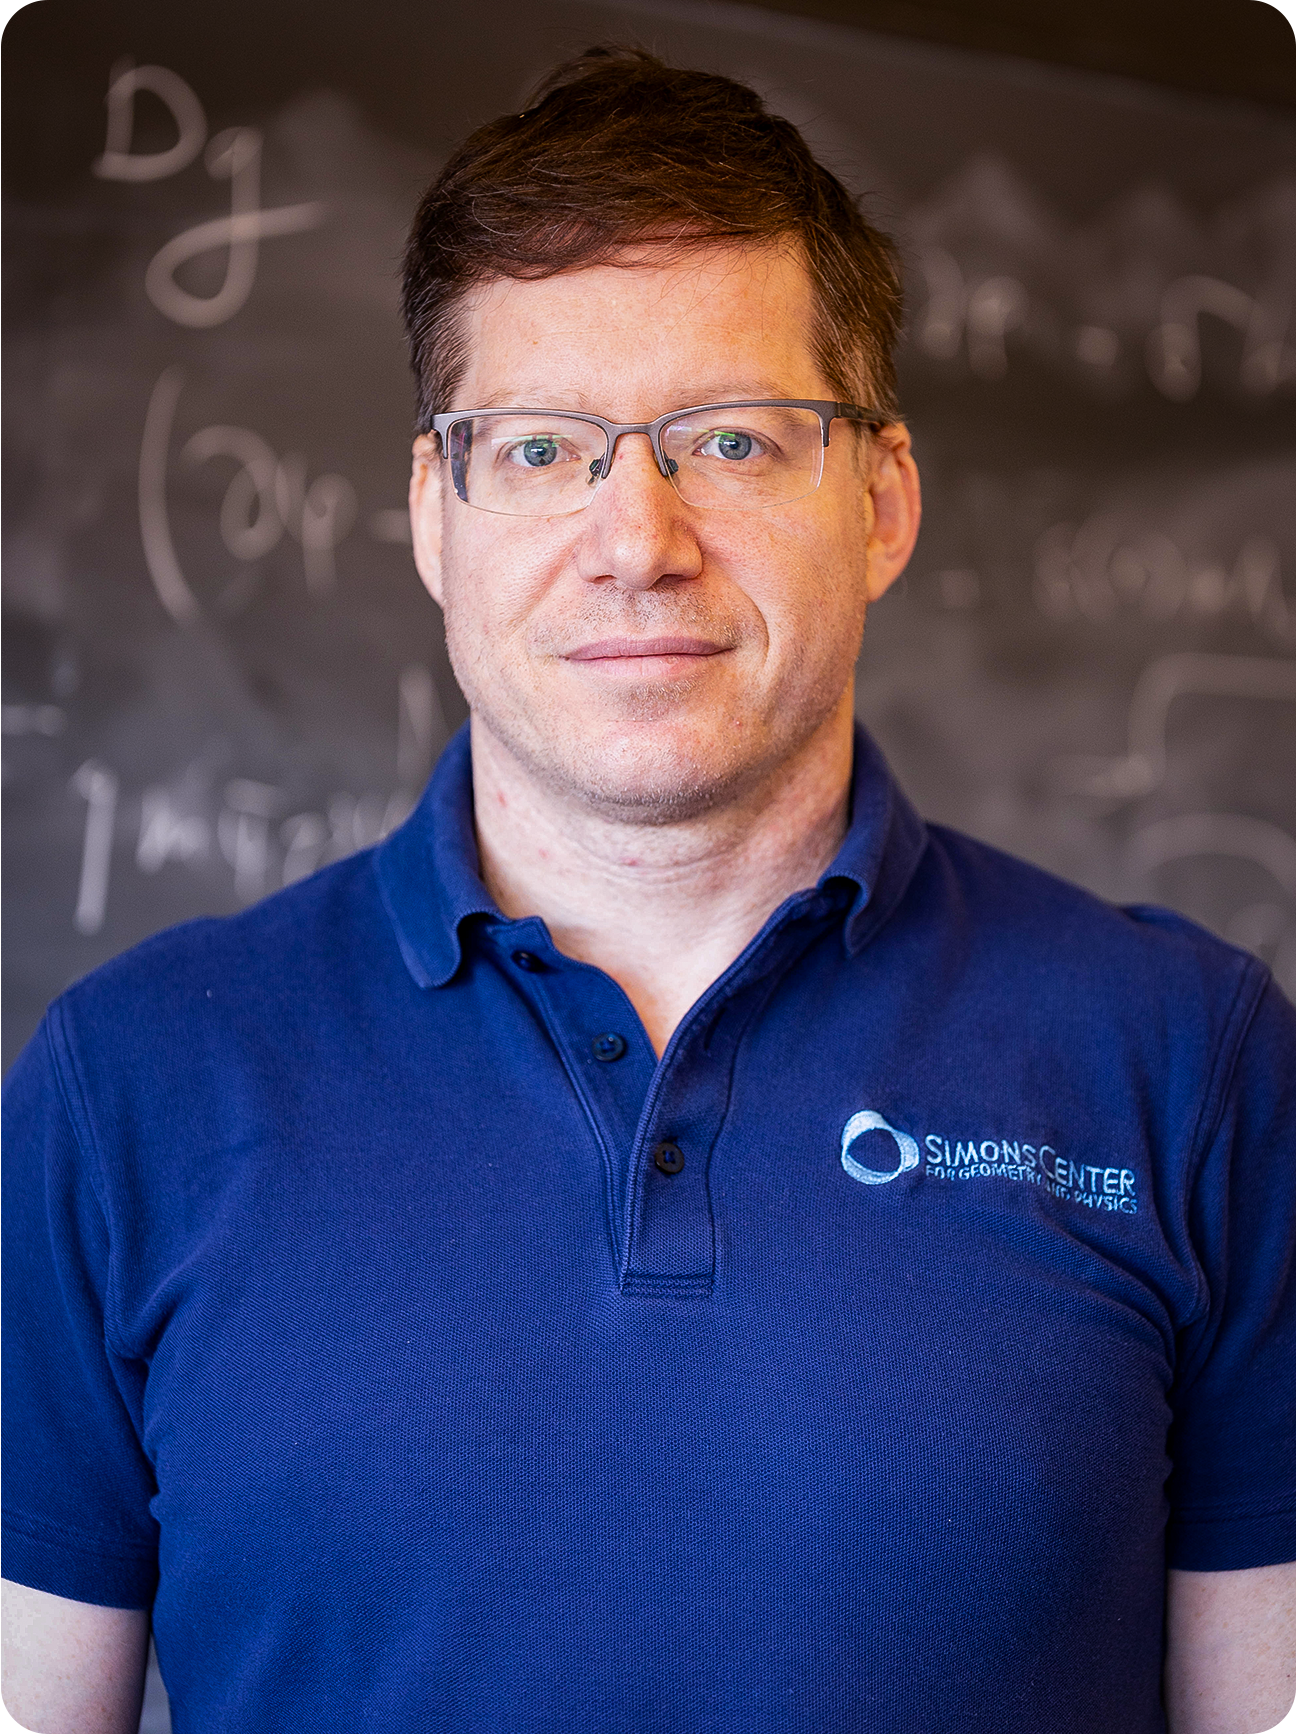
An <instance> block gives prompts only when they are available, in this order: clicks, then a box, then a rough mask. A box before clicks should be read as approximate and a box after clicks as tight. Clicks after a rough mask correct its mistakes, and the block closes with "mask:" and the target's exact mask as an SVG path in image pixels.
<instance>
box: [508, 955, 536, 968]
mask: <svg viewBox="0 0 1298 1736" xmlns="http://www.w3.org/2000/svg"><path fill="white" fill-rule="evenodd" d="M509 956H510V957H511V958H512V959H513V961H514V963H515V964H516V965H517V966H518V968H519V970H532V971H536V970H544V969H545V966H544V965H543V964H542V963H541V961H540V959H539V958H538V957H537V956H536V954H535V953H534V952H511V953H510V955H509Z"/></svg>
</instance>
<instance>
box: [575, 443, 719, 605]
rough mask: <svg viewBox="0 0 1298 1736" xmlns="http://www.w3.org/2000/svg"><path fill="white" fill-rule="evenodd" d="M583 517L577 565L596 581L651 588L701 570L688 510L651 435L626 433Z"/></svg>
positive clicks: (691, 576)
mask: <svg viewBox="0 0 1298 1736" xmlns="http://www.w3.org/2000/svg"><path fill="white" fill-rule="evenodd" d="M581 519H582V533H583V534H582V543H581V547H580V549H579V551H578V568H579V571H580V573H581V576H582V577H583V578H585V579H590V580H591V581H592V582H601V581H602V582H605V583H612V584H614V585H616V586H617V587H618V588H619V589H620V590H629V591H649V590H652V589H653V587H654V586H655V585H658V584H665V583H672V582H676V581H682V580H686V579H696V578H697V577H698V576H699V574H700V573H701V572H702V570H703V553H702V550H701V549H700V548H699V544H698V539H697V537H696V536H695V534H694V526H693V522H692V515H691V513H690V510H689V508H688V507H687V506H686V505H685V503H684V501H683V500H682V499H681V497H680V496H679V495H678V494H677V492H676V490H675V489H674V488H673V487H672V485H671V483H670V482H669V481H668V479H667V478H666V477H665V476H664V475H663V473H662V471H661V470H659V468H658V461H657V459H655V457H654V454H653V446H652V445H651V444H650V441H649V436H648V435H647V434H624V435H622V437H621V439H620V440H619V441H618V443H617V446H616V448H615V450H614V453H613V463H612V466H611V467H610V469H609V473H608V476H607V478H606V479H605V481H603V482H601V483H600V484H599V488H598V492H597V493H596V495H595V498H594V500H592V501H591V503H590V505H589V506H588V507H587V508H586V510H585V511H584V512H583V513H582V514H581Z"/></svg>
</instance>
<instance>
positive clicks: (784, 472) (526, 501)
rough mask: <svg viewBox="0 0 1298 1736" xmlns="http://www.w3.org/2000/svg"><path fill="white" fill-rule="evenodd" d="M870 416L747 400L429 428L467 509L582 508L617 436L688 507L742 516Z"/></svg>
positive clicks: (852, 409) (444, 421) (795, 495)
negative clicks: (644, 418) (641, 451)
mask: <svg viewBox="0 0 1298 1736" xmlns="http://www.w3.org/2000/svg"><path fill="white" fill-rule="evenodd" d="M839 417H841V418H843V419H845V420H847V421H850V422H865V423H867V424H868V425H869V427H870V428H871V429H872V430H878V429H880V428H882V427H883V426H884V425H885V423H886V422H887V421H890V420H892V418H890V417H885V416H883V415H881V414H880V412H879V411H878V410H866V409H863V408H862V407H861V406H860V405H859V404H837V403H834V402H832V401H830V400H825V399H819V398H753V399H745V400H743V401H742V402H740V403H736V404H701V405H698V406H697V407H696V408H694V409H692V410H672V411H670V412H669V413H668V414H667V415H666V416H659V418H658V419H657V421H656V422H608V421H606V420H605V419H604V417H602V416H587V415H582V414H579V413H578V412H575V411H571V410H449V411H446V412H445V413H444V414H442V415H440V416H434V417H433V420H432V428H433V432H434V433H435V434H436V435H437V438H438V439H439V441H440V442H441V449H442V457H443V458H444V459H447V458H449V460H450V464H451V480H452V482H453V483H454V485H455V492H456V494H457V495H459V497H460V499H461V500H462V501H464V502H465V504H466V505H468V506H476V507H478V508H479V509H480V510H481V511H483V512H499V513H505V514H507V515H508V516H510V517H515V518H551V517H558V516H559V515H561V514H565V513H571V512H580V511H581V509H582V508H583V507H584V506H589V505H590V503H591V501H592V500H593V499H594V497H595V492H596V490H597V489H598V488H599V485H600V483H601V482H603V481H604V480H605V478H606V477H607V476H608V473H609V471H610V470H611V469H612V467H613V454H614V448H615V447H616V445H617V443H618V441H619V440H620V439H621V438H622V436H623V435H624V434H647V435H648V437H649V444H650V445H651V446H652V447H653V454H654V458H655V459H656V460H657V464H658V468H659V470H660V471H661V472H662V474H663V476H665V477H666V478H667V479H668V481H669V482H670V483H671V484H672V486H673V487H674V488H675V490H676V492H677V493H678V494H679V495H680V497H681V499H682V500H683V501H685V502H686V504H687V505H689V506H699V507H707V508H710V509H717V510H720V511H723V512H746V511H752V510H753V509H761V508H762V507H767V506H783V505H785V504H786V503H787V502H789V501H791V500H800V499H801V498H802V497H803V495H807V494H810V493H812V491H813V490H814V489H815V488H816V487H818V485H819V483H820V477H821V472H822V470H823V467H824V461H825V448H826V447H827V446H828V445H829V424H830V423H831V422H833V421H834V420H835V419H836V418H839Z"/></svg>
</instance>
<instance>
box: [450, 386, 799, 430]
mask: <svg viewBox="0 0 1298 1736" xmlns="http://www.w3.org/2000/svg"><path fill="white" fill-rule="evenodd" d="M799 396H802V397H811V396H814V393H810V392H807V393H801V394H800V393H797V392H790V391H788V390H787V389H786V388H784V387H783V386H779V385H774V384H773V383H772V382H771V381H769V380H746V381H743V382H741V383H740V384H736V383H735V382H734V381H728V382H727V383H726V384H725V385H717V384H715V383H712V384H704V385H702V386H699V387H698V388H696V390H695V394H694V396H693V397H691V398H688V399H683V400H682V401H681V402H680V403H677V404H667V405H665V406H664V408H663V409H662V410H660V411H659V412H658V414H659V415H660V416H661V415H665V414H666V413H667V412H668V411H670V410H688V409H690V408H692V407H693V406H694V405H696V404H733V403H737V402H742V401H743V400H744V399H745V398H794V397H799ZM565 398H566V399H567V400H568V401H567V402H566V403H565V402H562V401H558V400H562V399H565ZM465 408H466V409H476V410H502V409H518V410H554V411H555V412H560V411H564V410H567V411H571V412H573V413H574V414H583V413H584V414H586V415H588V416H605V412H604V411H603V410H602V409H600V408H599V407H598V406H597V405H596V404H595V403H594V401H593V400H592V399H590V398H589V397H587V395H586V393H585V392H582V391H574V392H567V393H559V394H558V399H556V398H547V397H544V396H542V395H541V394H534V393H532V392H527V391H524V392H513V393H511V392H506V391H500V392H491V393H489V394H488V396H487V397H485V398H483V399H482V400H481V402H480V403H478V404H470V405H466V406H465ZM605 420H607V421H613V420H615V418H613V417H611V416H605ZM649 420H650V421H653V420H654V418H653V417H652V416H651V417H649Z"/></svg>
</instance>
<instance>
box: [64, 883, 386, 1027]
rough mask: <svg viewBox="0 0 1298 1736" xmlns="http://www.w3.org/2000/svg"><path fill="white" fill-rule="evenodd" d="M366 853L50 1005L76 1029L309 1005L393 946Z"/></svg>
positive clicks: (201, 920) (98, 976)
mask: <svg viewBox="0 0 1298 1736" xmlns="http://www.w3.org/2000/svg"><path fill="white" fill-rule="evenodd" d="M372 858H373V851H372V850H365V851H361V852H360V853H359V854H357V855H354V856H349V857H347V858H346V859H345V860H344V861H341V862H335V863H331V864H330V865H329V866H328V867H326V868H322V869H320V870H318V871H317V872H316V873H314V874H312V875H310V876H309V877H308V878H307V879H305V880H300V881H297V882H295V883H294V884H293V885H291V886H288V887H285V888H284V889H283V890H282V891H280V892H275V893H272V894H271V895H270V896H269V897H268V898H264V899H262V900H261V901H260V902H259V903H257V904H254V905H251V906H249V908H247V909H246V910H241V911H239V912H237V913H236V914H234V915H230V916H204V917H197V918H195V919H194V920H192V921H189V922H183V923H180V924H178V925H177V926H176V927H174V928H167V929H163V930H162V931H161V932H160V933H158V934H154V935H151V936H150V937H149V938H148V939H147V940H143V941H140V942H139V943H138V944H137V945H135V946H133V947H130V948H129V949H128V950H127V951H125V952H122V953H119V954H118V955H117V956H116V957H115V958H112V959H109V960H108V961H107V962H106V963H105V964H102V965H100V966H99V967H98V968H97V969H96V970H93V971H91V972H90V973H89V974H88V975H86V976H84V977H81V978H80V979H79V980H78V981H77V982H75V983H73V984H72V985H71V986H70V987H69V988H68V989H67V990H65V991H64V993H63V994H62V995H61V996H60V997H59V999H58V1000H57V1001H56V1002H55V1003H54V1010H55V1012H56V1015H57V1016H60V1017H62V1018H65V1019H70V1020H71V1021H73V1022H74V1023H75V1024H76V1025H77V1026H78V1027H81V1028H83V1029H86V1028H90V1027H95V1028H99V1029H103V1028H104V1027H105V1026H111V1027H113V1028H116V1029H117V1030H118V1031H120V1032H123V1033H124V1032H125V1031H126V1030H127V1029H129V1025H130V1022H131V1021H136V1022H144V1023H150V1024H152V1023H154V1022H156V1021H157V1020H159V1019H162V1020H167V1021H175V1020H177V1019H182V1018H183V1017H184V1014H185V1009H186V1008H187V1007H191V1006H192V1007H197V1006H199V1005H201V1004H202V1003H205V1002H206V1003H211V1002H213V1001H219V1002H220V1003H222V1004H224V1005H226V1006H229V1005H231V1004H243V1005H245V1006H247V1007H248V1008H249V1009H252V1008H255V1007H261V1008H264V1007H265V1005H266V1003H267V1001H268V1000H270V1001H275V1002H278V1003H279V1004H280V1007H281V1008H283V1007H284V1006H285V1005H286V1003H287V1002H288V1001H289V1000H291V999H292V998H294V997H295V996H296V995H298V994H300V995H301V996H303V997H306V998H312V997H314V996H315V995H318V994H320V993H321V992H324V991H327V990H328V989H329V987H330V985H331V984H333V983H335V982H336V981H337V980H338V979H339V978H343V977H346V976H347V975H348V973H349V971H353V970H355V969H356V968H357V967H358V965H359V963H360V961H361V960H362V959H367V960H369V961H370V962H371V964H372V963H373V962H374V956H375V950H376V947H378V948H384V947H386V949H387V950H388V951H390V952H391V953H392V954H393V955H394V956H395V943H394V941H393V938H392V935H391V929H390V926H389V924H388V922H387V918H386V916H385V914H384V912H383V906H382V902H381V899H380V897H379V894H378V889H377V886H376V885H375V880H374V871H373V861H372Z"/></svg>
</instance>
